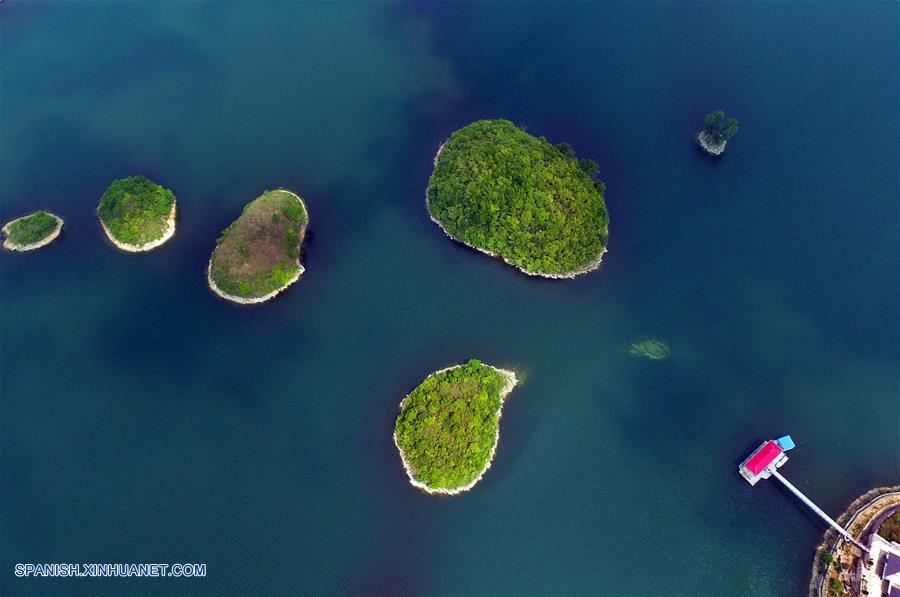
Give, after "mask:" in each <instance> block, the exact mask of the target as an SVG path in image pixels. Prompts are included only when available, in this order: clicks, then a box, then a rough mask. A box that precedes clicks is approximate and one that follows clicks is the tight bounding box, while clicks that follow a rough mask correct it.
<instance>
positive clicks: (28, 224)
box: [3, 211, 63, 251]
mask: <svg viewBox="0 0 900 597" xmlns="http://www.w3.org/2000/svg"><path fill="white" fill-rule="evenodd" d="M62 227H63V219H62V218H61V217H59V216H57V215H56V214H52V213H50V212H49V211H36V212H34V213H31V214H28V215H27V216H22V217H21V218H16V219H15V220H10V221H9V222H7V223H6V225H5V226H3V234H4V235H5V236H6V238H5V239H4V240H3V248H5V249H9V250H10V251H34V250H35V249H40V248H41V247H46V246H47V245H49V244H50V243H52V242H53V241H54V240H56V238H57V237H58V236H59V235H60V233H61V232H62Z"/></svg>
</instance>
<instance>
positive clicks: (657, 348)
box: [628, 338, 672, 361]
mask: <svg viewBox="0 0 900 597" xmlns="http://www.w3.org/2000/svg"><path fill="white" fill-rule="evenodd" d="M628 354H630V355H631V356H633V357H637V358H640V359H650V360H651V361H661V360H663V359H667V358H669V355H670V354H672V350H671V349H670V348H669V345H668V344H666V343H665V342H663V341H662V340H658V339H656V338H645V339H643V340H638V341H636V342H632V343H631V346H629V347H628Z"/></svg>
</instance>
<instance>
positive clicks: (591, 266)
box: [425, 141, 606, 280]
mask: <svg viewBox="0 0 900 597" xmlns="http://www.w3.org/2000/svg"><path fill="white" fill-rule="evenodd" d="M446 144H447V141H444V142H443V143H441V146H440V147H438V150H437V153H436V154H435V155H434V165H435V166H437V163H438V158H439V157H441V152H442V151H444V146H445V145H446ZM425 209H426V210H427V211H428V217H429V218H431V221H432V222H434V223H435V224H437V225H438V226H439V227H440V229H441V230H443V232H444V234H446V235H447V238H449V239H450V240H454V241H456V242H458V243H460V244H462V245H466V246H467V247H469V248H471V249H475V250H476V251H478V252H479V253H484V254H485V255H487V256H489V257H494V258H495V259H502V260H503V262H504V263H506V264H507V265H511V266H513V267H514V268H516V269H517V270H519V271H520V272H522V273H523V274H527V275H529V276H535V277H539V278H552V279H554V280H571V279H573V278H575V277H576V276H580V275H582V274H586V273H588V272H592V271H594V270H596V269H598V268H599V267H600V263H601V262H602V261H603V254H604V253H606V247H603V249H602V250H601V251H600V254H599V255H597V258H596V259H594V260H593V261H591V262H590V263H588V264H587V265H585V266H584V267H582V268H580V269H577V270H574V271H571V272H565V273H562V274H548V273H543V272H534V271H531V270H528V269H525V268H524V267H522V266H520V265H517V264H515V263H513V262H512V261H510V260H509V259H507V258H506V257H505V256H503V255H500V254H498V253H494V252H493V251H488V250H487V249H482V248H480V247H476V246H475V245H472V244H469V243H467V242H466V241H464V240H460V239H458V238H456V237H455V236H453V235H452V234H450V232H449V231H448V230H447V229H446V228H444V224H443V223H441V221H440V220H438V219H437V218H435V217H434V216H433V215H432V214H431V205H430V203H429V202H428V187H425Z"/></svg>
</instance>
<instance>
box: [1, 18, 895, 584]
mask: <svg viewBox="0 0 900 597" xmlns="http://www.w3.org/2000/svg"><path fill="white" fill-rule="evenodd" d="M898 12H900V11H898V5H897V4H896V3H869V4H866V3H853V4H851V3H830V4H811V3H766V4H739V3H721V4H719V3H715V4H713V3H696V4H688V3H664V4H654V3H640V4H634V5H633V4H612V3H610V4H599V3H598V4H590V3H580V4H552V3H541V4H526V3H516V4H484V5H476V4H459V3H452V4H451V3H446V4H428V3H415V4H377V3H343V4H300V3H277V4H274V3H273V4H261V3H239V2H238V3H213V2H194V3H150V2H134V3H127V4H112V3H104V2H89V3H87V2H86V3H64V2H41V3H25V2H3V3H2V5H0V158H2V159H0V219H2V220H4V221H6V220H8V219H10V218H12V217H15V216H18V215H21V214H22V213H25V212H26V211H29V210H32V209H35V208H38V207H44V208H48V209H51V210H53V211H54V212H56V213H58V214H60V215H61V216H63V217H64V218H65V219H66V227H65V231H64V234H63V237H62V238H61V239H60V240H59V241H57V243H55V244H54V245H52V246H50V247H48V248H46V249H44V250H42V251H39V252H36V253H34V254H27V255H14V254H9V253H5V254H3V255H2V256H0V406H2V411H0V488H2V490H0V594H4V595H5V594H63V593H81V594H110V595H113V594H116V595H117V594H123V593H139V594H204V595H218V594H247V593H277V594H286V593H307V594H330V593H381V594H420V593H434V594H490V593H502V594H537V593H542V594H544V593H554V594H558V593H578V594H611V595H614V594H641V595H658V594H669V593H672V592H674V593H677V594H691V595H725V594H729V595H731V594H741V595H743V594H753V595H770V594H778V595H796V594H800V593H801V592H802V591H804V590H805V587H806V583H807V574H808V571H809V565H810V561H811V557H812V550H813V549H814V547H815V545H816V544H817V542H818V541H819V538H820V535H821V532H822V526H821V524H820V523H819V522H818V521H817V520H814V519H813V518H812V517H811V516H810V515H809V514H808V513H807V512H806V511H805V510H804V509H803V508H802V507H801V505H799V504H798V503H797V502H796V500H794V499H793V498H791V497H790V496H789V495H788V494H787V493H786V492H784V491H782V490H781V489H780V488H779V487H776V486H775V485H774V484H773V483H761V484H760V485H757V486H756V487H753V488H751V487H750V486H749V485H747V484H746V483H745V482H744V481H743V480H741V479H740V477H739V476H738V475H737V474H736V472H735V469H736V465H737V463H738V462H739V461H740V460H741V459H742V458H743V456H744V455H745V454H746V452H747V451H748V450H750V449H752V448H753V447H755V445H756V444H757V443H758V442H759V441H760V440H761V439H765V438H768V437H772V436H777V435H780V434H783V433H788V432H789V433H791V434H792V435H793V437H794V439H795V440H797V442H798V447H797V449H796V450H795V451H793V452H792V453H791V460H790V462H789V463H788V464H787V465H786V466H785V468H784V469H782V470H783V472H784V474H785V475H786V476H787V477H788V478H789V479H791V480H792V481H793V482H794V483H795V484H796V485H797V486H798V487H799V488H800V489H801V490H804V491H806V492H807V493H808V494H809V495H810V496H811V497H812V498H813V499H814V500H816V501H817V502H818V503H819V504H820V505H821V506H822V507H823V508H824V509H825V510H827V511H828V512H830V513H832V514H835V515H836V514H837V513H839V511H840V510H841V509H842V508H843V507H844V506H845V505H846V504H847V503H848V502H850V501H851V500H852V499H853V498H855V497H856V496H857V495H858V494H860V493H862V492H863V491H865V490H866V489H868V488H869V487H871V486H876V485H884V484H889V483H896V482H897V480H898V476H900V475H898V473H900V459H898V454H900V450H898V447H900V429H898V416H897V415H898V396H900V366H898V363H900V322H898V313H900V277H898V275H897V273H898V267H897V266H898V250H900V247H898V235H897V231H898V224H900V212H898V203H897V197H898V177H897V174H898V172H900V164H898V159H900V158H898V156H900V151H898V149H900V148H898V138H900V136H898V124H900V123H898V112H897V89H898V83H900V81H898V71H897V69H896V65H897V61H898V41H897V40H898V25H897V23H898ZM716 108H722V109H725V110H726V111H727V112H728V113H730V114H734V115H736V116H737V117H738V118H740V122H741V129H740V132H739V133H738V135H737V137H736V138H735V139H734V140H733V142H731V143H730V144H729V147H728V150H727V152H726V154H725V155H724V156H723V157H722V158H721V159H719V160H712V159H709V158H707V156H704V155H703V154H701V153H700V152H699V151H698V150H697V149H696V147H695V146H694V142H693V137H694V135H695V133H696V132H697V129H698V125H699V123H700V121H701V119H702V116H703V114H705V113H706V112H708V111H710V110H712V109H716ZM482 117H506V118H509V119H511V120H513V121H514V122H517V123H520V124H524V125H526V126H527V127H528V129H529V130H530V131H531V132H533V133H535V134H540V135H544V136H546V137H548V138H549V139H550V140H551V141H553V142H559V141H568V142H570V143H571V144H572V145H574V146H575V148H576V150H577V151H578V152H579V154H580V155H584V156H586V157H590V158H593V159H595V160H596V161H597V162H598V163H599V164H600V167H601V173H602V178H603V179H604V180H605V181H606V183H607V186H608V189H607V203H608V206H609V210H610V214H611V227H610V239H611V240H610V246H609V253H607V255H606V256H605V258H604V264H603V267H602V269H601V270H600V271H598V272H595V273H592V274H590V275H587V276H584V277H581V278H579V279H577V280H575V281H571V282H568V281H547V280H537V279H532V278H529V277H527V276H524V275H521V274H519V273H517V272H516V271H515V270H513V269H512V268H510V267H507V266H504V265H503V264H500V263H498V262H496V261H493V260H491V259H489V258H487V257H484V256H482V255H480V254H478V253H475V252H473V251H470V250H467V249H465V248H463V247H460V246H458V245H455V244H454V243H452V242H450V241H449V240H447V239H446V238H445V237H444V236H443V235H442V234H441V232H440V231H439V230H438V228H437V227H436V226H434V225H433V224H432V223H431V222H430V221H429V220H428V217H427V214H426V212H425V209H424V197H423V193H424V189H425V186H426V183H427V179H428V175H429V174H430V171H431V160H432V157H433V155H434V153H435V151H436V149H437V147H438V145H439V144H440V142H441V141H442V140H443V139H445V138H446V137H447V136H448V135H449V133H450V132H451V131H453V130H455V129H457V128H459V127H461V126H463V125H465V124H466V123H468V122H470V121H472V120H474V119H476V118H482ZM137 173H142V174H144V175H146V176H148V177H150V178H152V179H154V180H156V181H157V182H160V183H162V184H164V185H166V186H167V187H170V188H171V189H172V190H173V191H174V192H175V194H176V195H177V197H178V200H179V208H180V220H179V224H178V232H177V234H176V236H175V237H174V239H173V240H171V241H170V242H169V243H168V244H167V245H165V246H164V247H163V248H161V249H160V250H158V251H156V252H153V253H150V254H146V255H128V254H123V253H119V252H117V251H115V250H113V249H112V248H111V247H110V246H109V245H108V244H107V243H106V241H105V240H104V238H103V236H102V232H101V231H100V229H99V226H98V225H97V222H96V219H95V216H94V213H93V210H94V208H95V206H96V203H97V200H98V198H99V196H100V194H101V193H102V192H103V190H104V189H105V188H106V186H107V185H108V184H109V182H110V180H112V179H113V178H118V177H122V176H126V175H131V174H137ZM282 185H283V186H286V187H288V188H290V189H293V190H295V191H297V192H299V193H301V194H302V195H303V196H304V197H305V199H306V201H307V205H308V206H309V209H310V214H311V228H310V233H309V236H308V242H307V244H306V249H305V253H306V254H305V258H304V262H305V265H306V268H307V273H306V274H305V275H304V277H303V279H302V280H301V281H300V282H299V283H298V284H297V285H295V286H293V287H292V288H291V289H290V290H289V291H288V292H287V293H285V294H284V295H282V296H281V297H279V298H278V299H277V300H275V301H273V302H271V303H268V304H266V305H263V306H260V307H256V308H241V307H238V306H236V305H231V304H228V303H225V302H224V301H221V300H217V299H216V298H215V297H214V296H213V295H212V294H211V292H210V291H209V290H208V289H207V288H206V283H205V278H204V268H205V266H206V262H207V259H208V258H209V254H210V251H211V250H212V247H213V243H214V240H215V238H216V236H217V235H218V233H219V232H220V231H221V230H222V229H223V228H224V227H225V226H227V225H228V223H229V222H231V221H232V220H233V219H234V218H235V217H236V216H237V215H238V213H239V212H240V209H241V207H242V205H243V204H244V203H245V202H247V201H249V200H250V199H252V198H254V197H256V196H257V195H258V194H259V193H260V192H261V191H262V190H264V189H267V188H273V187H276V186H282ZM647 336H653V337H656V338H659V339H660V340H663V341H665V342H666V343H667V344H668V345H669V346H670V347H671V350H672V354H671V356H670V357H669V358H668V359H667V360H665V361H659V362H654V361H648V360H640V359H634V358H632V357H629V356H628V354H627V348H628V346H629V344H630V343H631V342H633V341H634V340H638V339H642V338H645V337H647ZM472 356H474V357H478V358H481V359H482V360H484V361H485V362H488V363H491V364H495V365H498V366H503V367H513V368H515V369H516V370H517V371H519V372H520V376H521V377H524V378H525V383H524V385H522V386H521V387H520V388H519V389H517V390H516V391H515V392H514V394H513V395H512V396H511V398H510V401H509V403H508V404H507V407H506V408H505V409H504V417H503V421H502V425H501V439H500V446H499V450H498V454H497V458H496V460H495V462H494V465H493V467H492V468H491V470H490V471H489V473H488V474H487V475H486V476H485V478H484V480H483V481H482V482H481V483H480V484H479V485H478V486H477V487H476V488H475V489H474V490H473V491H472V492H470V493H468V494H466V495H464V496H459V497H455V498H437V497H430V496H425V495H422V494H419V493H417V492H416V491H414V490H413V489H412V488H411V487H410V486H409V484H408V483H407V480H406V477H405V476H404V474H403V471H402V468H401V466H400V462H399V458H398V456H397V454H396V451H395V448H394V446H393V443H392V442H391V431H392V427H393V420H394V417H395V416H396V412H397V405H398V403H399V402H400V400H401V399H402V397H403V396H404V395H405V394H406V393H407V392H408V391H409V390H410V389H412V388H413V387H414V386H415V385H416V384H417V383H419V381H421V379H423V378H424V377H425V376H426V375H427V374H428V373H429V372H431V371H433V370H435V369H438V368H441V367H444V366H447V365H450V364H453V363H458V362H462V361H464V360H465V359H467V358H469V357H472ZM17 562H163V563H174V562H202V563H206V564H207V566H208V573H207V577H206V578H203V579H178V578H165V579H41V578H38V579H17V578H15V576H14V575H13V566H14V564H15V563H17Z"/></svg>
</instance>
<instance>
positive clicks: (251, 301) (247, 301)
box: [206, 189, 309, 305]
mask: <svg viewBox="0 0 900 597" xmlns="http://www.w3.org/2000/svg"><path fill="white" fill-rule="evenodd" d="M275 190H276V191H282V192H285V193H287V194H289V195H291V196H293V197H294V198H296V199H297V201H299V202H300V207H302V208H303V213H304V214H306V224H305V225H304V226H303V228H302V229H301V231H300V238H301V241H300V243H301V244H302V243H303V240H302V239H303V238H305V236H306V228H307V227H308V226H309V211H308V210H307V209H306V204H305V203H304V202H303V199H301V198H300V196H299V195H297V194H296V193H293V192H291V191H288V190H287V189H275ZM213 253H215V249H214V250H213ZM305 271H306V268H304V267H303V264H302V263H300V258H299V257H298V258H297V273H296V274H295V275H294V276H292V277H291V279H290V280H288V281H287V282H286V283H285V285H284V286H282V287H281V288H276V289H275V290H273V291H272V292H270V293H268V294H264V295H262V296H254V297H250V298H244V297H242V296H235V295H233V294H229V293H227V292H225V291H224V290H222V289H221V288H219V286H218V285H217V284H216V282H215V280H213V277H212V255H210V257H209V263H208V264H207V265H206V284H207V285H208V286H209V289H210V290H212V291H213V292H214V293H216V295H217V296H219V297H220V298H223V299H225V300H226V301H231V302H233V303H239V304H241V305H256V304H259V303H264V302H266V301H268V300H271V299H273V298H275V297H276V296H278V295H279V294H281V293H282V292H284V291H285V290H287V288H288V286H290V285H291V284H293V283H294V282H296V281H297V280H299V279H300V276H302V275H303V273H304V272H305Z"/></svg>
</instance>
